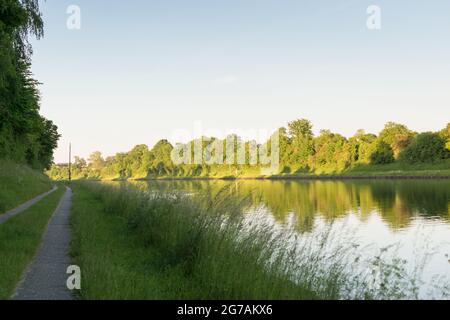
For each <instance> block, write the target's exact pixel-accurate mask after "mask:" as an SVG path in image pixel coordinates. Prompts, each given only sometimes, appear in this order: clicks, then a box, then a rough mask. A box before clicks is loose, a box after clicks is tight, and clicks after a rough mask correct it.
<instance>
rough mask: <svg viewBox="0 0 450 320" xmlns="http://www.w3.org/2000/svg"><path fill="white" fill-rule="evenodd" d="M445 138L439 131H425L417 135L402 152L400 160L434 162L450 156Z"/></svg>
mask: <svg viewBox="0 0 450 320" xmlns="http://www.w3.org/2000/svg"><path fill="white" fill-rule="evenodd" d="M449 155H450V152H449V151H448V150H447V149H446V148H445V140H444V139H443V138H442V136H440V135H439V134H438V133H432V132H425V133H421V134H419V135H417V136H416V137H415V138H414V140H413V141H412V142H411V144H410V145H409V146H408V147H407V148H406V149H405V150H404V151H403V152H402V153H401V155H400V160H401V161H403V162H407V163H432V162H438V161H442V160H443V159H447V158H449Z"/></svg>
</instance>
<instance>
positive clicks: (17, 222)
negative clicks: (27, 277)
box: [0, 187, 64, 299]
mask: <svg viewBox="0 0 450 320" xmlns="http://www.w3.org/2000/svg"><path fill="white" fill-rule="evenodd" d="M63 193H64V188H62V187H60V188H59V189H58V190H56V191H55V192H54V193H52V194H50V195H49V196H47V197H45V198H44V199H42V200H41V201H40V202H38V203H37V204H35V205H34V206H32V207H31V208H29V209H27V210H26V211H24V212H22V213H21V214H19V215H17V216H15V217H13V218H11V219H10V220H8V221H6V222H5V223H3V224H0V257H1V259H0V299H9V298H10V297H11V295H12V294H13V291H14V289H15V287H16V285H17V283H18V282H19V281H20V279H21V276H22V275H23V272H24V270H25V269H26V267H27V266H28V264H29V263H30V262H31V260H32V259H33V257H34V255H35V253H36V251H37V249H38V247H39V245H40V243H41V238H42V235H43V233H44V231H45V229H46V227H47V224H48V221H49V219H50V217H51V216H52V214H53V212H54V211H55V209H56V207H57V205H58V203H59V200H60V198H61V196H62V194H63Z"/></svg>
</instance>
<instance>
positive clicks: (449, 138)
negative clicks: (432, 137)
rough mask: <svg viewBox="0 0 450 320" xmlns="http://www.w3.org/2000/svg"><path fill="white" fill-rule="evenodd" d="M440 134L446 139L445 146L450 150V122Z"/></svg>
mask: <svg viewBox="0 0 450 320" xmlns="http://www.w3.org/2000/svg"><path fill="white" fill-rule="evenodd" d="M439 134H440V136H441V137H442V138H443V139H444V141H445V148H446V149H447V150H448V151H450V123H448V124H447V126H446V127H445V128H444V129H442V130H441V132H440V133H439Z"/></svg>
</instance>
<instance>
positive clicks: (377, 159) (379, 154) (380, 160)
mask: <svg viewBox="0 0 450 320" xmlns="http://www.w3.org/2000/svg"><path fill="white" fill-rule="evenodd" d="M394 160H395V159H394V153H393V152H392V149H391V147H390V146H389V145H388V144H387V143H385V142H383V141H379V142H377V144H376V146H375V152H373V153H372V155H371V156H370V163H371V164H389V163H392V162H394Z"/></svg>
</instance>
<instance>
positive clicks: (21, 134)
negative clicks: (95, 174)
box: [0, 0, 60, 168]
mask: <svg viewBox="0 0 450 320" xmlns="http://www.w3.org/2000/svg"><path fill="white" fill-rule="evenodd" d="M43 25H44V23H43V21H42V18H41V13H40V11H39V3H38V0H2V1H1V2H0V157H1V158H10V159H12V160H14V161H17V162H21V163H28V164H29V165H31V166H33V167H35V168H49V167H50V166H51V164H52V162H53V150H54V149H55V148H56V146H57V141H58V139H59V137H60V136H59V134H58V130H57V127H56V126H55V125H54V124H53V122H52V121H50V120H48V119H45V118H44V117H42V116H41V115H40V114H39V108H40V106H39V103H40V96H39V90H38V84H39V83H38V82H37V81H36V80H35V79H33V76H32V74H31V71H30V66H31V54H32V47H31V45H30V44H29V37H30V36H35V37H37V38H38V39H39V38H40V37H42V36H43V34H44V31H43Z"/></svg>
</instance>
